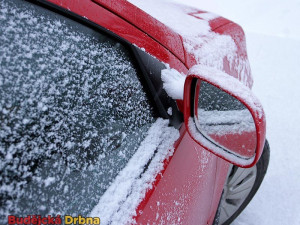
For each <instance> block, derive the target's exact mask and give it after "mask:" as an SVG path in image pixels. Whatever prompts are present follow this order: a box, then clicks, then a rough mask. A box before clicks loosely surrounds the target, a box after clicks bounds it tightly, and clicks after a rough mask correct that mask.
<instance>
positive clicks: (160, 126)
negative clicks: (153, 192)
mask: <svg viewBox="0 0 300 225" xmlns="http://www.w3.org/2000/svg"><path fill="white" fill-rule="evenodd" d="M168 123H169V121H168V120H163V119H161V118H159V119H157V121H156V122H155V123H154V124H153V125H152V126H151V128H150V129H149V131H148V135H147V137H146V138H145V140H144V141H143V142H142V143H141V145H140V147H139V149H138V150H137V152H136V153H135V154H134V155H133V157H132V158H131V159H130V161H129V162H128V164H127V165H126V167H125V168H124V169H123V170H122V171H121V172H120V173H119V174H118V176H117V177H116V179H115V180H114V181H113V183H112V184H111V185H110V187H109V188H108V189H107V190H106V192H105V193H104V195H103V196H102V197H101V199H100V201H99V203H98V204H97V205H96V206H95V207H94V209H93V210H92V212H91V216H99V217H100V218H101V224H116V225H118V224H131V223H134V221H133V217H134V216H136V211H135V210H136V209H137V207H138V206H139V204H140V202H141V201H142V200H143V198H144V197H145V194H146V192H147V190H149V189H151V188H152V183H153V182H154V181H155V177H156V176H157V175H158V174H159V172H161V171H162V169H163V165H164V164H163V162H164V160H165V159H167V158H168V157H170V156H171V155H173V152H174V146H173V145H174V143H175V141H176V140H177V139H178V138H179V131H178V130H176V129H175V128H173V127H169V126H168ZM149 162H150V163H149ZM148 163H149V165H148V166H147V169H146V170H145V165H147V164H148Z"/></svg>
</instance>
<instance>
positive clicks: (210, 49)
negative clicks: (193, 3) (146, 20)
mask: <svg viewBox="0 0 300 225" xmlns="http://www.w3.org/2000/svg"><path fill="white" fill-rule="evenodd" d="M129 2H131V3H133V4H134V5H136V6H138V7H139V8H141V9H142V10H144V11H145V12H147V13H148V14H150V15H151V16H153V17H154V18H156V19H158V20H159V21H161V22H163V23H164V24H165V25H167V26H168V27H170V28H171V29H173V30H174V31H176V32H177V33H178V34H180V35H181V37H182V39H183V45H184V48H185V50H186V51H187V52H188V53H190V54H192V55H193V56H194V57H195V59H196V62H197V64H202V65H206V66H209V67H213V68H216V69H219V70H222V71H224V70H225V69H224V58H226V59H227V60H228V62H229V66H230V68H232V69H234V70H236V71H237V72H238V79H239V80H240V81H241V82H243V83H244V84H245V85H247V86H251V85H252V81H248V80H247V79H246V76H245V74H247V73H245V72H246V71H248V69H249V62H248V60H247V59H245V57H242V56H238V54H237V52H236V51H237V46H236V44H235V42H234V40H233V39H232V37H231V36H229V35H220V34H218V33H215V32H213V31H212V30H211V28H210V25H209V21H210V20H211V19H214V18H217V17H218V16H217V15H216V14H214V13H208V12H206V13H202V16H201V13H199V11H198V10H195V9H193V8H190V7H187V6H182V5H178V4H170V3H169V2H168V1H161V0H151V1H142V0H129ZM165 7H167V8H168V13H165V11H164V10H161V9H162V8H165ZM236 62H238V66H236V65H237V64H236Z"/></svg>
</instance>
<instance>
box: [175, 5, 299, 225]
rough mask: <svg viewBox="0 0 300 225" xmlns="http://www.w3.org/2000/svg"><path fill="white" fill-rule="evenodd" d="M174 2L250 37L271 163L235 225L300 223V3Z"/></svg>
mask: <svg viewBox="0 0 300 225" xmlns="http://www.w3.org/2000/svg"><path fill="white" fill-rule="evenodd" d="M176 1H177V2H181V3H184V4H189V5H192V6H196V7H197V8H200V9H205V10H208V11H212V12H215V13H218V14H220V15H222V16H224V17H226V18H229V19H231V20H233V21H235V22H237V23H238V24H240V25H242V27H243V28H244V30H245V32H246V38H247V47H248V54H249V59H250V64H251V68H252V73H253V76H254V86H253V90H254V93H255V94H256V95H257V96H258V97H259V98H260V100H261V102H262V104H263V106H264V109H265V112H266V115H267V138H268V140H269V143H270V146H271V161H270V165H269V169H268V172H267V175H266V177H265V180H264V182H263V184H262V186H261V188H260V190H259V191H258V193H257V195H256V196H255V197H254V199H253V200H252V202H251V203H250V204H249V206H248V207H247V208H246V209H245V211H244V212H243V213H242V214H241V215H240V216H239V217H238V218H237V220H236V221H235V222H234V223H233V224H234V225H270V224H272V225H283V224H289V225H295V224H300V126H299V124H300V100H299V99H300V13H299V12H300V0H287V1H282V0H244V1H240V0H227V1H221V0H210V1H207V0H185V1H180V0H176Z"/></svg>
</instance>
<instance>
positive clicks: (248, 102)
mask: <svg viewBox="0 0 300 225" xmlns="http://www.w3.org/2000/svg"><path fill="white" fill-rule="evenodd" d="M184 120H185V125H186V127H187V130H188V133H189V134H190V136H191V137H192V138H193V139H194V140H195V141H196V142H197V143H198V144H200V145H201V146H202V147H203V148H205V149H206V150H208V151H210V152H212V153H214V154H215V155H217V156H219V157H221V158H223V159H225V160H227V161H228V162H230V163H232V164H235V165H237V166H240V167H245V168H246V167H251V166H253V165H254V164H255V163H256V162H257V161H258V160H259V158H260V155H261V154H262V149H263V146H264V142H265V132H266V122H265V114H264V111H263V108H262V106H261V104H260V102H259V101H258V99H257V98H256V97H255V96H254V95H253V93H252V91H251V90H250V89H249V88H248V87H246V86H245V85H243V84H242V83H241V82H240V81H238V80H237V79H236V78H234V77H232V76H230V75H228V74H226V73H224V72H222V71H219V70H217V69H214V68H209V67H204V66H194V67H193V68H192V69H191V70H190V71H189V74H188V76H187V78H186V80H185V86H184Z"/></svg>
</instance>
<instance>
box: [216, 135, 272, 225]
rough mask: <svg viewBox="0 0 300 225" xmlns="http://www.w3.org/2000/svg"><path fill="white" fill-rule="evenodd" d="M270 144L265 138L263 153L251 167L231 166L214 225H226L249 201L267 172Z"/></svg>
mask: <svg viewBox="0 0 300 225" xmlns="http://www.w3.org/2000/svg"><path fill="white" fill-rule="evenodd" d="M269 159H270V146H269V143H268V141H267V140H266V142H265V146H264V150H263V153H262V155H261V157H260V159H259V161H258V162H257V164H256V165H255V166H253V167H251V168H247V169H244V168H240V167H237V166H232V167H231V170H230V173H229V175H228V178H227V180H226V183H225V185H224V189H223V193H222V197H221V200H220V203H219V207H218V210H217V213H216V216H215V219H214V223H213V224H214V225H228V224H231V223H232V221H233V220H234V219H235V218H236V217H238V215H239V214H240V213H241V212H242V211H243V210H244V209H245V207H246V206H247V205H248V203H249V202H250V201H251V199H252V198H253V196H254V195H255V193H256V192H257V190H258V188H259V187H260V185H261V183H262V181H263V179H264V176H265V174H266V172H267V168H268V164H269Z"/></svg>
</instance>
